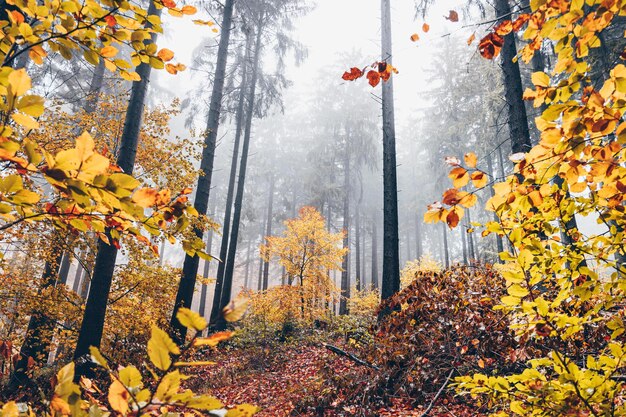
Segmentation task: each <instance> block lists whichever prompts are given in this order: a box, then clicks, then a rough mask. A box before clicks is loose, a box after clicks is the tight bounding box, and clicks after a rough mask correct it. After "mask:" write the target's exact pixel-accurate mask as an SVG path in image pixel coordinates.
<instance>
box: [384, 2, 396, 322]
mask: <svg viewBox="0 0 626 417" xmlns="http://www.w3.org/2000/svg"><path fill="white" fill-rule="evenodd" d="M381 16H382V30H381V34H382V58H381V59H382V60H383V61H386V62H387V63H388V64H389V65H391V64H392V57H393V54H392V50H391V5H390V0H381ZM382 90H383V91H382V102H383V104H382V110H383V217H384V220H383V282H382V291H381V296H382V299H383V300H385V299H387V298H389V297H391V296H392V295H394V294H395V293H396V292H398V291H399V290H400V257H399V248H398V180H397V172H396V165H397V164H396V133H395V118H394V103H393V77H391V78H390V79H389V81H387V82H383V83H382ZM388 313H389V311H381V317H382V316H384V315H386V314H388Z"/></svg>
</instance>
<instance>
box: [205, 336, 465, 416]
mask: <svg viewBox="0 0 626 417" xmlns="http://www.w3.org/2000/svg"><path fill="white" fill-rule="evenodd" d="M211 359H212V360H215V361H216V362H217V365H214V366H212V367H210V368H205V369H204V370H203V371H202V372H201V373H200V374H199V375H198V378H194V379H195V382H194V383H193V385H194V388H195V389H196V390H197V391H198V392H201V391H208V392H210V393H211V394H212V395H215V396H216V397H218V398H219V399H220V400H221V401H222V402H224V404H225V405H226V406H228V407H231V406H234V405H237V404H242V403H250V404H255V405H257V406H259V407H261V408H262V411H261V412H260V413H259V414H257V416H259V417H286V416H303V417H304V416H306V417H316V416H322V415H323V416H324V417H331V416H337V417H347V416H359V415H363V414H362V412H361V410H360V407H359V404H354V405H348V406H345V405H341V406H338V405H337V401H335V402H333V403H331V404H330V405H328V406H325V407H323V410H324V411H323V412H322V411H320V410H321V407H320V405H319V403H318V404H317V407H318V410H315V409H314V407H315V405H316V402H318V401H319V399H320V398H321V397H322V396H323V395H324V375H325V374H327V373H328V370H329V369H331V370H332V372H334V373H335V374H337V375H342V374H346V373H354V372H355V368H358V367H359V366H358V365H356V364H355V363H354V362H352V361H350V360H348V359H347V358H343V357H340V356H338V355H336V354H334V353H332V352H330V351H328V350H327V349H326V348H324V347H323V346H321V345H309V346H306V345H304V346H303V345H299V346H294V345H284V346H281V347H279V348H273V349H270V348H251V349H241V348H239V349H233V350H229V351H227V352H223V353H219V354H218V357H216V358H211ZM357 372H358V369H357ZM303 403H306V404H309V407H308V408H307V407H302V404H303ZM438 403H440V404H438V405H436V406H435V407H433V409H432V410H430V412H429V413H428V416H429V417H443V416H457V417H461V416H476V415H477V414H476V412H475V411H473V410H469V409H467V408H466V407H464V406H462V405H458V404H452V403H451V402H449V401H448V400H447V399H445V398H440V399H439V401H438ZM427 406H428V404H426V405H424V406H418V407H414V406H413V405H412V400H411V399H409V398H397V399H396V400H395V401H393V402H392V404H391V405H389V406H387V407H382V408H380V409H378V410H376V411H375V412H374V413H371V412H370V413H371V415H376V416H381V417H390V416H400V417H401V416H406V417H409V416H422V415H423V414H424V411H425V408H426V407H427Z"/></svg>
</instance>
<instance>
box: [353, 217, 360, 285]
mask: <svg viewBox="0 0 626 417" xmlns="http://www.w3.org/2000/svg"><path fill="white" fill-rule="evenodd" d="M354 240H355V243H354V262H355V265H354V269H355V273H354V280H355V284H356V290H357V291H361V222H360V213H359V206H358V205H357V207H356V213H354Z"/></svg>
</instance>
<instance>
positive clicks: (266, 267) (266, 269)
mask: <svg viewBox="0 0 626 417" xmlns="http://www.w3.org/2000/svg"><path fill="white" fill-rule="evenodd" d="M274 185H275V178H274V175H273V174H272V178H271V179H270V192H269V197H268V202H267V220H266V221H265V236H271V235H272V215H273V212H274ZM269 274H270V263H269V262H264V263H263V289H264V290H266V289H267V286H268V284H269V282H268V281H269Z"/></svg>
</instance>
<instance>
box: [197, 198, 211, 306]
mask: <svg viewBox="0 0 626 417" xmlns="http://www.w3.org/2000/svg"><path fill="white" fill-rule="evenodd" d="M213 213H215V210H213ZM207 235H208V236H207V238H206V248H207V252H208V253H211V250H212V248H213V229H211V230H209V232H208V233H207ZM210 270H211V262H209V261H204V269H203V271H202V278H204V279H205V280H207V279H209V272H210ZM208 292H209V286H208V285H207V284H202V288H201V289H200V305H199V306H198V310H199V311H198V313H199V314H200V315H201V316H202V317H204V316H205V315H206V299H207V293H208Z"/></svg>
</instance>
